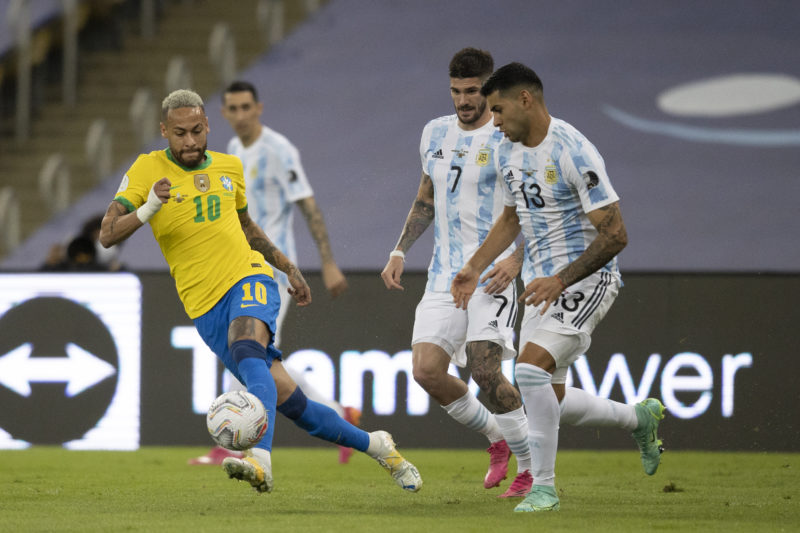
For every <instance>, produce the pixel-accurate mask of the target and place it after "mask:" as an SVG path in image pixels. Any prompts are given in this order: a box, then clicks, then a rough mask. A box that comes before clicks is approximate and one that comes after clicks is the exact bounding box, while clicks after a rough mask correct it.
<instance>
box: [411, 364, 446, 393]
mask: <svg viewBox="0 0 800 533" xmlns="http://www.w3.org/2000/svg"><path fill="white" fill-rule="evenodd" d="M412 374H413V376H414V381H416V382H417V384H419V386H420V387H422V388H423V389H425V390H426V391H428V392H430V391H431V390H435V389H437V388H439V387H441V386H443V384H444V380H445V379H446V377H447V374H446V373H442V372H441V371H440V370H439V369H434V368H430V367H425V366H415V367H414V369H413V372H412Z"/></svg>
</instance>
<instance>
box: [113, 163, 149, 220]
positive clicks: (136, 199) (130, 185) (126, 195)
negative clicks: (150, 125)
mask: <svg viewBox="0 0 800 533" xmlns="http://www.w3.org/2000/svg"><path fill="white" fill-rule="evenodd" d="M145 158H146V156H145V155H140V156H139V157H138V158H137V159H136V161H134V163H133V165H131V168H129V169H128V171H127V172H126V173H125V175H124V176H123V177H122V182H121V183H120V184H119V188H118V189H117V193H116V194H115V195H114V200H115V201H117V202H119V203H121V204H122V205H124V206H125V209H127V210H128V213H130V212H131V211H135V210H136V209H138V208H139V207H140V206H141V205H142V204H144V203H145V202H146V201H147V196H148V195H149V194H150V188H151V187H152V186H153V183H155V181H156V180H154V179H153V178H152V176H151V175H150V174H152V172H148V171H147V168H148V165H147V160H146V159H145Z"/></svg>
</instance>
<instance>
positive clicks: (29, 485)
mask: <svg viewBox="0 0 800 533" xmlns="http://www.w3.org/2000/svg"><path fill="white" fill-rule="evenodd" d="M205 451H207V450H206V449H203V448H179V447H164V448H142V449H140V450H139V451H136V452H74V451H73V452H71V451H67V450H64V449H62V448H58V447H34V448H31V449H29V450H22V451H0V530H2V531H27V532H34V531H76V532H89V531H148V532H153V531H170V532H173V531H174V532H182V531H191V532H193V533H199V532H205V531H281V532H289V531H346V532H350V533H352V532H359V531H381V532H393V531H403V532H416V531H424V532H425V533H437V532H451V531H458V532H472V531H475V532H492V531H504V532H505V531H534V530H536V529H535V528H544V529H541V531H570V532H573V533H574V532H576V531H598V532H605V531H609V532H613V533H621V532H624V531H637V532H641V531H647V530H656V531H726V532H732V531H747V532H750V531H796V530H797V528H798V527H800V526H798V524H800V479H799V478H798V474H797V468H798V463H800V461H798V459H800V454H796V453H795V454H791V453H711V452H682V451H669V452H667V453H666V454H665V455H664V459H663V461H662V465H661V467H660V468H659V471H658V472H657V473H656V475H655V476H646V475H644V473H643V472H642V469H641V464H640V463H639V459H638V454H637V453H636V452H635V451H632V450H631V451H624V452H591V451H569V450H565V451H561V452H559V455H558V464H557V467H556V473H557V479H556V487H557V489H558V493H559V496H560V498H561V510H560V511H559V512H557V513H542V514H538V513H537V514H527V513H513V512H512V511H513V508H514V506H515V505H516V504H517V502H519V500H518V499H517V500H503V499H499V498H496V496H497V495H498V494H501V493H502V492H503V491H504V490H505V489H506V488H507V487H508V485H509V484H510V482H511V479H512V477H513V471H514V463H513V460H512V463H511V472H510V474H509V479H507V480H506V481H504V482H503V483H502V484H501V486H500V487H499V488H495V489H491V490H486V489H484V488H483V485H482V480H483V476H484V474H485V469H486V466H487V464H488V455H487V454H486V453H485V452H482V451H467V450H427V449H426V450H423V449H411V450H404V449H403V450H402V451H403V453H404V454H405V456H406V458H408V459H409V460H411V461H412V462H413V463H414V464H416V465H417V467H418V468H419V470H420V472H421V474H422V476H423V479H424V486H423V489H422V490H421V491H420V492H419V493H416V494H412V493H406V492H404V491H402V490H400V489H399V487H397V486H396V485H394V483H393V481H392V480H391V479H390V478H389V476H388V475H386V474H385V473H384V472H383V471H382V469H381V468H380V467H379V466H378V465H377V464H376V463H375V462H374V461H373V460H372V459H370V458H368V457H366V456H365V455H363V454H359V453H356V454H355V455H354V456H353V458H352V459H351V462H350V464H348V465H340V464H338V463H337V462H336V458H337V454H338V452H337V449H336V448H333V447H331V448H285V449H278V450H276V451H275V452H274V453H273V467H274V475H275V490H274V492H273V493H271V494H256V493H255V492H254V491H253V490H252V489H250V487H249V486H248V485H246V484H244V483H239V482H237V481H235V480H229V479H228V478H227V477H226V476H225V474H224V473H223V472H222V470H221V468H220V467H214V466H188V465H187V464H186V461H187V459H189V458H190V457H194V456H196V455H199V454H202V453H204V452H205Z"/></svg>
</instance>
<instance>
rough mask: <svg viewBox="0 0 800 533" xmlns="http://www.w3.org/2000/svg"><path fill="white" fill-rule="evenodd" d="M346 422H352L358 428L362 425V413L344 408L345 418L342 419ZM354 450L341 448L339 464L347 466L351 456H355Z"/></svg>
mask: <svg viewBox="0 0 800 533" xmlns="http://www.w3.org/2000/svg"><path fill="white" fill-rule="evenodd" d="M342 418H344V419H345V420H346V421H348V422H350V423H351V424H353V425H354V426H356V427H358V426H359V425H361V411H359V410H358V409H356V408H355V407H345V408H344V416H343V417H342ZM354 451H355V450H353V448H348V447H347V446H339V462H340V463H341V464H347V462H348V461H349V460H350V456H351V455H353V452H354Z"/></svg>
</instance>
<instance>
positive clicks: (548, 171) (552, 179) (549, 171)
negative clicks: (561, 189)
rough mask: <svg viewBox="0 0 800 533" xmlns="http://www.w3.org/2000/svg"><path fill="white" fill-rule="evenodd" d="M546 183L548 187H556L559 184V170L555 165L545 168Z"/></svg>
mask: <svg viewBox="0 0 800 533" xmlns="http://www.w3.org/2000/svg"><path fill="white" fill-rule="evenodd" d="M544 181H545V183H547V184H548V185H555V184H556V183H558V169H557V168H556V167H555V165H550V166H546V167H544Z"/></svg>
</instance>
